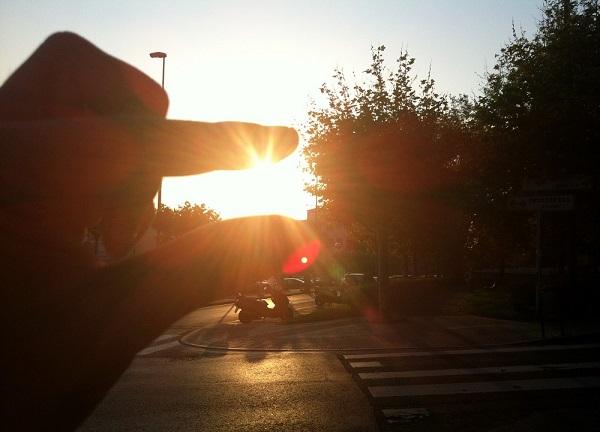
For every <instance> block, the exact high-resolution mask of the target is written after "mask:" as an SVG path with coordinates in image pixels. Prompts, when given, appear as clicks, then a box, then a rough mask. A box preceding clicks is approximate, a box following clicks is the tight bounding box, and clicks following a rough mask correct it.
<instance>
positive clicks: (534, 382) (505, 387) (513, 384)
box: [368, 376, 600, 398]
mask: <svg viewBox="0 0 600 432" xmlns="http://www.w3.org/2000/svg"><path fill="white" fill-rule="evenodd" d="M593 387H600V377H598V376H591V377H578V378H545V379H531V380H512V381H487V382H474V383H473V382H470V383H452V384H423V385H402V386H371V387H368V390H369V393H371V395H372V396H373V397H374V398H384V397H406V396H440V395H454V394H473V393H499V392H516V391H533V390H565V389H580V388H593Z"/></svg>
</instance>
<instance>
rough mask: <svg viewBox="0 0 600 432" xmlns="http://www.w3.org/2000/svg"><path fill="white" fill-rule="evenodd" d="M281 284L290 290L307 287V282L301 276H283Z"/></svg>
mask: <svg viewBox="0 0 600 432" xmlns="http://www.w3.org/2000/svg"><path fill="white" fill-rule="evenodd" d="M281 284H282V285H283V288H284V289H286V290H290V289H300V290H304V288H305V287H306V284H305V283H304V281H303V280H302V279H300V278H283V279H282V281H281Z"/></svg>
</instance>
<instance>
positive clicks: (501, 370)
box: [350, 362, 600, 380]
mask: <svg viewBox="0 0 600 432" xmlns="http://www.w3.org/2000/svg"><path fill="white" fill-rule="evenodd" d="M350 364H352V363H350ZM596 368H600V362H591V363H555V364H542V365H518V366H499V367H481V368H470V369H432V370H411V371H394V372H361V373H359V374H358V376H359V377H360V378H361V379H364V380H368V379H388V378H420V377H439V376H461V375H484V374H505V373H514V372H545V371H554V370H557V371H564V370H573V369H596Z"/></svg>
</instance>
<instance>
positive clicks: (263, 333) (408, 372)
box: [80, 295, 600, 432]
mask: <svg viewBox="0 0 600 432" xmlns="http://www.w3.org/2000/svg"><path fill="white" fill-rule="evenodd" d="M291 300H292V303H293V304H294V307H295V309H296V311H297V313H298V314H306V313H310V311H312V310H313V308H314V304H313V302H312V299H311V298H310V297H308V296H304V295H297V296H292V297H291ZM418 322H419V321H417V323H418ZM475 323H476V324H478V325H479V327H478V328H479V329H485V330H486V331H489V328H490V327H489V323H488V322H487V321H486V322H484V323H483V324H482V323H480V322H475ZM328 325H329V324H328V323H315V324H303V325H300V326H294V325H292V326H286V325H282V324H281V323H279V322H278V321H277V320H271V319H268V320H265V321H263V322H255V323H252V324H248V325H242V324H240V323H239V321H237V317H236V316H235V315H234V314H233V310H232V309H230V307H229V305H219V306H211V307H208V308H204V309H200V310H198V311H196V312H194V313H192V314H190V315H188V316H187V317H185V318H184V319H182V320H180V321H179V322H177V323H175V324H174V325H173V326H172V327H171V328H169V329H168V330H167V331H166V332H165V334H163V335H162V336H161V337H159V338H158V339H157V340H155V341H154V342H153V343H152V344H151V345H150V346H149V347H147V348H146V349H144V350H142V351H140V353H138V356H137V357H136V359H135V360H134V362H133V363H132V365H131V367H130V368H129V369H128V370H127V371H126V373H125V374H124V375H123V376H122V378H121V380H120V381H119V382H118V383H117V385H116V386H115V387H114V388H113V389H112V390H111V392H110V393H109V394H108V395H107V397H106V398H105V400H104V401H103V403H102V404H101V405H100V406H99V407H98V408H97V409H96V411H95V412H94V413H93V415H92V416H91V417H90V418H89V419H88V421H87V422H86V423H85V424H84V425H83V426H82V428H81V429H80V430H81V431H115V430H123V431H133V430H140V431H142V430H143V431H154V430H156V431H159V430H160V431H163V430H173V431H192V430H194V431H197V430H206V431H213V430H214V431H230V430H231V431H233V430H235V431H240V430H242V431H266V430H269V431H272V430H285V431H375V430H383V431H385V430H390V431H396V430H403V431H404V430H409V431H436V430H439V431H453V430H461V431H479V430H494V431H496V432H504V431H530V430H539V431H542V430H543V431H545V432H546V431H562V430H577V431H587V430H600V417H599V414H598V413H600V398H599V397H598V396H599V395H600V392H599V390H600V344H599V343H598V342H600V341H598V340H593V339H591V340H579V341H575V342H573V343H572V344H568V342H561V343H554V344H552V345H549V346H548V345H541V344H520V345H512V346H504V347H499V348H498V347H497V348H490V347H487V348H486V347H479V348H478V347H473V348H470V349H468V348H464V347H463V348H456V347H453V348H448V349H443V348H435V349H421V350H420V349H418V348H416V349H385V350H372V351H371V350H368V349H367V350H363V351H343V350H342V351H341V352H337V353H336V352H293V350H292V351H290V352H274V351H271V352H270V351H269V350H268V349H267V350H265V349H263V350H260V351H253V350H252V349H251V348H252V346H253V344H256V343H258V344H260V340H261V338H271V339H270V343H269V345H267V346H273V344H274V343H275V346H277V347H288V346H295V345H294V344H296V345H298V340H300V342H302V343H309V342H310V343H317V344H321V343H327V342H328V341H330V340H332V338H335V337H337V338H338V339H345V338H347V339H349V338H350V335H351V334H352V332H353V330H352V329H353V328H354V329H356V331H358V327H356V326H355V327H353V326H352V325H345V326H337V327H336V324H335V323H332V324H331V325H329V326H330V328H328V327H327V326H328ZM457 328H458V327H453V328H452V329H450V331H451V332H454V333H455V332H456V331H457V330H456V329H457ZM340 329H343V331H342V333H340ZM344 332H345V333H344ZM424 334H425V333H424ZM427 334H432V333H431V332H429V333H427ZM181 335H188V336H193V337H191V339H192V340H195V341H200V342H202V341H217V342H218V343H217V345H219V346H225V348H227V346H228V344H227V340H229V341H230V343H233V342H234V343H242V342H243V341H244V340H247V341H250V342H251V343H247V344H246V345H245V347H246V348H245V350H241V351H233V352H232V351H228V350H227V349H216V350H206V349H200V348H198V347H193V346H185V345H182V344H181V343H180V342H179V339H180V337H181ZM302 335H303V336H302ZM307 335H310V338H309V337H308V336H307ZM323 335H326V336H323ZM301 336H302V337H301ZM434 336H435V335H434ZM227 338H229V339H227ZM286 338H290V339H291V340H292V341H293V342H294V343H292V344H291V345H286V344H285V340H286ZM355 339H356V340H362V339H360V338H355ZM232 341H233V342H232ZM300 345H301V344H300ZM248 348H250V349H248Z"/></svg>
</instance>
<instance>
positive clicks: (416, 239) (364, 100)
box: [305, 46, 462, 283]
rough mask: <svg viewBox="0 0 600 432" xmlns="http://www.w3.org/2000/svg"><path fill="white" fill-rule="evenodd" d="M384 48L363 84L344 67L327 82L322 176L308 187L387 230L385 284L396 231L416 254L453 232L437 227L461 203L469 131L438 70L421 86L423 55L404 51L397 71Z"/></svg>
mask: <svg viewBox="0 0 600 432" xmlns="http://www.w3.org/2000/svg"><path fill="white" fill-rule="evenodd" d="M384 51H385V47H384V46H379V47H376V48H373V49H372V52H371V54H372V57H371V65H370V67H369V68H368V69H366V70H365V71H364V72H363V74H364V76H365V81H363V82H362V83H357V84H354V85H353V86H352V87H351V85H350V84H349V83H348V81H347V79H346V77H345V75H344V73H343V72H342V71H341V70H339V69H338V70H335V71H334V75H333V78H334V80H335V82H334V84H333V85H327V84H324V85H323V86H322V87H321V93H322V94H323V95H324V96H325V99H326V102H327V105H326V106H324V107H319V106H316V105H315V106H313V108H312V109H311V111H310V112H309V121H308V124H307V126H306V130H305V133H306V136H307V142H308V144H307V146H306V148H305V157H306V159H307V161H308V166H309V169H310V171H311V172H312V173H313V174H314V175H315V176H316V177H317V178H318V179H319V183H318V185H317V186H312V187H308V189H309V190H310V191H311V192H313V193H315V194H316V195H317V196H319V197H320V199H321V201H322V202H323V204H324V207H325V208H326V209H327V210H328V211H330V212H331V214H332V215H334V216H335V217H337V218H338V219H340V220H346V221H352V222H358V223H360V224H362V225H364V226H365V227H368V228H370V229H371V230H372V231H376V232H377V236H378V239H377V243H378V246H379V249H380V261H379V263H380V264H379V267H380V268H379V275H380V277H379V280H380V281H382V282H383V283H386V281H387V270H386V260H387V243H388V238H389V234H390V233H392V234H393V235H394V237H396V238H399V239H402V244H404V245H408V247H409V248H410V249H411V253H413V254H415V253H416V251H417V245H419V246H421V245H422V244H423V242H430V243H429V244H430V245H432V244H434V243H439V242H438V240H439V239H440V238H444V237H445V236H442V235H440V232H439V231H440V230H439V229H436V224H438V223H439V221H440V220H442V221H443V220H444V219H446V220H447V218H445V214H450V213H452V210H453V208H454V206H453V204H454V203H453V201H454V200H455V199H456V196H457V195H456V191H457V187H458V185H459V183H460V182H459V172H460V165H461V158H460V156H459V154H458V153H457V149H458V148H459V143H460V142H461V135H462V129H461V127H457V125H460V124H461V122H460V119H459V117H458V116H457V112H458V111H457V110H456V108H455V105H456V104H454V103H453V100H452V99H451V98H449V97H447V96H445V95H442V94H440V93H438V92H437V91H436V89H435V81H434V80H433V78H431V75H430V74H428V75H427V76H426V77H425V78H423V79H421V80H420V81H418V84H417V85H416V86H415V82H416V80H417V77H416V76H413V75H412V67H413V64H414V61H415V60H414V58H412V57H410V56H409V54H408V53H407V52H406V51H403V52H401V54H400V57H399V58H398V59H397V62H396V67H395V69H394V70H393V71H389V70H388V69H386V67H385V64H384V58H383V54H384ZM454 219H456V218H454ZM443 225H444V224H443V223H442V226H443ZM444 229H445V230H447V231H451V230H456V227H451V226H448V225H446V226H445V227H444ZM432 249H433V248H432ZM430 252H431V250H430ZM459 255H460V254H459Z"/></svg>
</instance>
